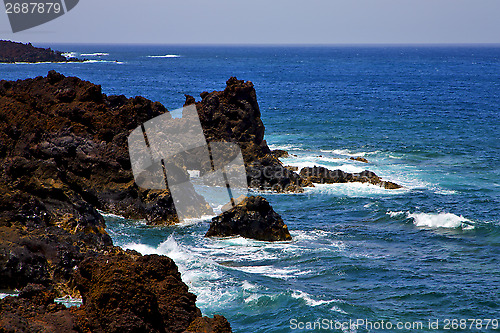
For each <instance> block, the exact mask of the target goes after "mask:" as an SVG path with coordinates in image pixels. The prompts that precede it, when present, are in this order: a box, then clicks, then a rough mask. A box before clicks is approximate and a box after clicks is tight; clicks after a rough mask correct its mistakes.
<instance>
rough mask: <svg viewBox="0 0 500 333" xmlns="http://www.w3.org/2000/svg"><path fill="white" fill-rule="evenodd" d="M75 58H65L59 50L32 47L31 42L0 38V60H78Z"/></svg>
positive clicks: (8, 61)
mask: <svg viewBox="0 0 500 333" xmlns="http://www.w3.org/2000/svg"><path fill="white" fill-rule="evenodd" d="M79 61H82V60H80V59H77V58H66V57H65V56H63V55H62V52H60V51H53V50H51V49H50V48H49V49H44V48H40V47H34V46H33V45H31V43H27V44H23V43H17V42H12V41H8V40H0V62H7V63H12V62H79Z"/></svg>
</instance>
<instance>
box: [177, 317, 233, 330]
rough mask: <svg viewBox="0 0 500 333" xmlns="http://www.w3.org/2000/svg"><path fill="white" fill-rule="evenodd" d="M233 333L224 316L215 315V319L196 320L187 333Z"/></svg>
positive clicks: (201, 318) (203, 318)
mask: <svg viewBox="0 0 500 333" xmlns="http://www.w3.org/2000/svg"><path fill="white" fill-rule="evenodd" d="M227 332H231V325H230V324H229V322H228V321H227V319H226V318H224V317H223V316H219V315H215V316H214V317H213V318H208V317H198V318H196V319H195V320H194V321H193V322H192V323H191V325H189V327H188V329H187V330H186V331H185V333H227Z"/></svg>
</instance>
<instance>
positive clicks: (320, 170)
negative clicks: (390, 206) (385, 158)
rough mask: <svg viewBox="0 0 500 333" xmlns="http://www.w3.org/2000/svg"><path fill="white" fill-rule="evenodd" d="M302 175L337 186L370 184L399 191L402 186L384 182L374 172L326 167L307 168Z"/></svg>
mask: <svg viewBox="0 0 500 333" xmlns="http://www.w3.org/2000/svg"><path fill="white" fill-rule="evenodd" d="M300 175H301V176H302V177H304V178H306V179H308V180H310V181H311V182H313V183H318V184H335V183H352V182H359V183H370V184H373V185H378V186H380V187H383V188H386V189H398V188H401V187H402V186H400V185H398V184H395V183H392V182H389V181H383V180H381V179H380V177H378V176H377V175H376V174H375V173H374V172H372V171H368V170H365V171H362V172H360V173H349V172H345V171H342V170H329V169H327V168H324V167H317V166H314V167H312V168H311V167H306V168H302V170H300Z"/></svg>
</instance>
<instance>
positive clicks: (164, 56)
mask: <svg viewBox="0 0 500 333" xmlns="http://www.w3.org/2000/svg"><path fill="white" fill-rule="evenodd" d="M148 58H180V55H178V54H165V55H150V56H148Z"/></svg>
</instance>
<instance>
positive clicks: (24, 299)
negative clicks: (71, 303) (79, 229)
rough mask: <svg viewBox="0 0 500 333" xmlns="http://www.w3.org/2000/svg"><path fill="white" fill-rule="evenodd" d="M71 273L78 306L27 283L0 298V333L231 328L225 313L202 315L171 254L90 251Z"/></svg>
mask: <svg viewBox="0 0 500 333" xmlns="http://www.w3.org/2000/svg"><path fill="white" fill-rule="evenodd" d="M75 275H76V279H75V280H76V286H77V287H78V289H79V290H80V293H81V295H82V300H83V305H82V306H81V307H79V308H76V307H72V308H69V309H67V308H66V307H65V306H64V305H61V304H57V303H54V297H55V295H56V293H55V292H54V290H52V289H51V288H47V287H45V286H42V285H36V284H29V285H27V286H26V287H25V288H23V289H22V290H21V292H20V293H19V296H18V297H6V298H5V299H3V300H0V332H30V333H31V332H33V333H35V332H38V333H65V332H93V333H112V332H116V333H122V332H125V333H126V332H142V333H181V332H190V333H204V332H214V333H230V332H231V326H230V325H229V323H228V321H227V320H226V318H224V317H223V316H219V315H216V316H214V318H207V317H202V316H201V312H200V310H199V309H198V308H197V307H196V303H195V302H196V296H195V295H193V294H191V293H190V292H189V291H188V287H187V286H186V284H184V282H182V280H181V275H180V273H179V271H178V269H177V266H176V265H175V263H174V262H173V261H172V260H171V259H170V258H167V257H164V256H158V255H150V256H141V255H140V254H138V253H136V252H133V251H129V252H127V253H119V254H115V255H97V254H95V255H89V256H87V258H86V259H85V260H83V261H82V262H81V263H80V265H79V267H78V269H77V270H76V272H75Z"/></svg>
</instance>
